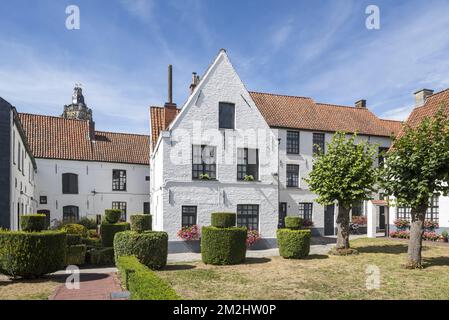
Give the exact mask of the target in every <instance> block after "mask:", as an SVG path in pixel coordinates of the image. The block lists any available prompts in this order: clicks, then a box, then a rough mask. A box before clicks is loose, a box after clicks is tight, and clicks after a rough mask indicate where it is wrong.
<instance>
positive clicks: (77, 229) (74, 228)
mask: <svg viewBox="0 0 449 320" xmlns="http://www.w3.org/2000/svg"><path fill="white" fill-rule="evenodd" d="M61 230H63V231H65V232H67V234H79V235H80V236H81V237H82V238H87V236H88V235H89V231H88V230H87V228H86V227H85V226H83V225H81V224H77V223H69V224H65V225H63V226H62V227H61Z"/></svg>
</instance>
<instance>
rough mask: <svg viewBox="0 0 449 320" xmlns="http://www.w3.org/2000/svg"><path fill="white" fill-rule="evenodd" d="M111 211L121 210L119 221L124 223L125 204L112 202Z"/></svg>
mask: <svg viewBox="0 0 449 320" xmlns="http://www.w3.org/2000/svg"><path fill="white" fill-rule="evenodd" d="M112 209H118V210H122V216H121V217H120V220H121V221H126V202H120V201H114V202H112Z"/></svg>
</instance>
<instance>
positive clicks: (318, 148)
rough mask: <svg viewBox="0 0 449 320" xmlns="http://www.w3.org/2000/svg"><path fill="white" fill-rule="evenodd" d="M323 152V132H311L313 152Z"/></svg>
mask: <svg viewBox="0 0 449 320" xmlns="http://www.w3.org/2000/svg"><path fill="white" fill-rule="evenodd" d="M320 152H322V153H324V152H325V144H324V133H314V134H313V153H314V154H318V153H320Z"/></svg>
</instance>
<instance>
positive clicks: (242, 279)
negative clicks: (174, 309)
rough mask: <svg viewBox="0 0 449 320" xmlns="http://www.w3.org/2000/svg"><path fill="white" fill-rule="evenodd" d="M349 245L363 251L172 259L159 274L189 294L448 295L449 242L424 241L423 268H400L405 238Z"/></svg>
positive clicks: (303, 296)
mask: <svg viewBox="0 0 449 320" xmlns="http://www.w3.org/2000/svg"><path fill="white" fill-rule="evenodd" d="M351 246H353V247H354V248H357V250H359V252H360V254H359V255H354V256H346V257H342V256H328V255H315V256H314V255H312V256H310V257H309V258H308V259H304V260H285V259H283V258H281V257H273V258H257V259H256V258H254V259H247V263H246V264H243V265H236V266H209V265H204V264H203V263H201V262H192V263H181V264H171V265H169V266H167V268H166V269H164V270H163V271H159V272H158V275H159V276H161V277H162V278H164V279H166V280H168V281H169V282H170V283H171V284H172V286H173V287H174V288H175V290H176V291H177V292H178V293H179V294H180V295H181V296H182V297H183V298H185V299H449V246H437V245H432V244H431V245H427V244H426V247H425V248H424V250H423V256H424V261H425V269H422V270H406V269H404V268H402V264H403V263H404V261H405V255H406V252H407V243H406V242H400V241H392V240H386V239H366V238H364V239H357V240H354V241H352V242H351ZM369 265H375V266H378V267H379V269H380V279H381V280H380V281H381V283H380V289H375V290H368V289H366V279H367V275H366V273H365V272H366V268H367V266H369Z"/></svg>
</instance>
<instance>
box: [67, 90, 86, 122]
mask: <svg viewBox="0 0 449 320" xmlns="http://www.w3.org/2000/svg"><path fill="white" fill-rule="evenodd" d="M61 117H63V118H65V119H77V120H89V121H92V110H91V109H89V108H88V107H87V105H86V103H85V102H84V96H83V89H82V88H81V84H75V88H73V95H72V103H71V104H69V105H65V106H64V112H63V113H62V115H61Z"/></svg>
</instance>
